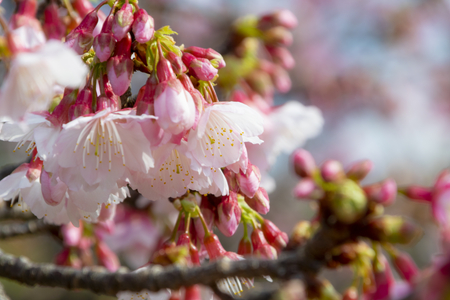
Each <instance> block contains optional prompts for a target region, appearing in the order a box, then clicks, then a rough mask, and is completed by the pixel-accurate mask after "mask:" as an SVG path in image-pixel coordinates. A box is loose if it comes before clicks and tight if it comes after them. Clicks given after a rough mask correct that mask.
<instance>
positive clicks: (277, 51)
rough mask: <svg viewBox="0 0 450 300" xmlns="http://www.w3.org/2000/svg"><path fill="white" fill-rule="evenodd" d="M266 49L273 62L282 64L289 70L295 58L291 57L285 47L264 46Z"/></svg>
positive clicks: (293, 64)
mask: <svg viewBox="0 0 450 300" xmlns="http://www.w3.org/2000/svg"><path fill="white" fill-rule="evenodd" d="M266 49H267V51H268V52H269V54H270V55H271V56H272V60H273V62H274V63H276V64H278V65H280V66H282V67H283V68H285V69H287V70H290V69H292V68H293V67H294V66H295V60H294V58H293V57H292V54H291V52H289V50H287V49H286V48H285V47H274V46H266Z"/></svg>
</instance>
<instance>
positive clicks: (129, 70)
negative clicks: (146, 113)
mask: <svg viewBox="0 0 450 300" xmlns="http://www.w3.org/2000/svg"><path fill="white" fill-rule="evenodd" d="M130 47H131V36H130V35H129V34H127V36H126V37H125V38H123V39H122V40H121V41H119V42H118V43H117V44H116V55H114V56H113V57H111V58H110V59H109V60H108V62H107V64H106V71H107V73H108V78H109V81H110V82H111V86H112V89H113V91H114V94H116V95H118V96H122V95H123V94H125V92H126V91H127V89H128V88H129V87H130V84H131V76H132V75H133V61H132V60H131V58H130V57H129V55H128V54H129V49H130Z"/></svg>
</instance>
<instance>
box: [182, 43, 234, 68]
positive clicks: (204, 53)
mask: <svg viewBox="0 0 450 300" xmlns="http://www.w3.org/2000/svg"><path fill="white" fill-rule="evenodd" d="M184 52H187V53H190V54H192V55H194V56H195V57H198V58H206V59H208V60H210V61H211V64H212V65H213V66H214V67H215V68H216V69H221V68H223V67H225V65H226V64H225V60H224V59H223V57H222V55H221V54H220V53H219V52H217V51H216V50H214V49H211V48H208V49H205V48H200V47H195V46H192V47H188V48H186V49H184Z"/></svg>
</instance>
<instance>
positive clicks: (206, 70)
mask: <svg viewBox="0 0 450 300" xmlns="http://www.w3.org/2000/svg"><path fill="white" fill-rule="evenodd" d="M189 72H190V73H191V74H192V75H194V76H195V77H196V78H198V79H200V80H204V81H210V80H213V79H214V77H215V76H216V75H217V69H216V68H214V67H213V65H212V64H211V62H210V61H209V60H207V59H206V58H198V59H195V60H194V61H192V62H191V64H190V65H189Z"/></svg>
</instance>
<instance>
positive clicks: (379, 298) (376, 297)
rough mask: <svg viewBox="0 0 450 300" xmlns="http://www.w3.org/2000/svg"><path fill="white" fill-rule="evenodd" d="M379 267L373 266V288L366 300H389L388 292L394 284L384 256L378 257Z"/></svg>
mask: <svg viewBox="0 0 450 300" xmlns="http://www.w3.org/2000/svg"><path fill="white" fill-rule="evenodd" d="M380 258H381V259H380V263H381V267H379V268H377V267H375V266H374V277H375V287H374V289H373V290H372V291H370V292H369V293H365V296H366V297H367V296H368V295H370V296H368V297H369V298H367V299H372V300H386V299H390V292H391V290H392V287H393V285H394V284H395V279H394V276H393V275H392V271H391V267H390V266H389V263H388V262H387V260H386V258H385V257H384V256H382V257H380Z"/></svg>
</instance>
